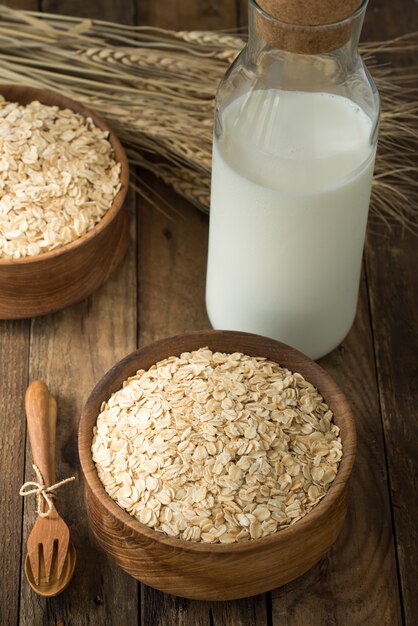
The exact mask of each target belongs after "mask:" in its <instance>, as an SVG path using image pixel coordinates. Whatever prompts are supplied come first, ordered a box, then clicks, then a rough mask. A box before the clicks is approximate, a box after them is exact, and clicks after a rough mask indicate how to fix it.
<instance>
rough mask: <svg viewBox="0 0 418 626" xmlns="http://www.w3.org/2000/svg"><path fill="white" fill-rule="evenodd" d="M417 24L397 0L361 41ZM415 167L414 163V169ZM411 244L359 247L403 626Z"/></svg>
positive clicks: (415, 585) (410, 558)
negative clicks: (366, 287)
mask: <svg viewBox="0 0 418 626" xmlns="http://www.w3.org/2000/svg"><path fill="white" fill-rule="evenodd" d="M417 24H418V5H417V3H416V2H408V1H406V0H404V1H403V2H402V6H399V4H398V5H394V4H393V3H392V2H390V0H381V1H380V2H379V3H374V5H373V8H372V11H371V12H370V10H369V16H368V19H366V22H365V25H364V29H363V32H364V38H367V39H385V38H389V37H397V36H399V35H402V34H404V33H408V32H410V31H412V30H416V26H417ZM388 61H390V62H392V63H396V64H400V63H401V62H402V63H404V64H405V65H406V64H410V65H415V67H416V63H417V54H416V53H415V54H414V53H413V52H411V54H410V56H409V58H407V57H406V56H402V58H400V57H392V58H388ZM417 165H418V161H417ZM416 249H417V240H416V237H414V236H413V235H411V234H410V233H404V232H402V231H401V229H399V228H396V229H394V230H393V231H392V232H390V233H388V231H387V229H386V228H385V227H384V226H383V225H380V226H377V227H375V228H374V229H373V233H370V235H369V237H368V241H367V245H366V268H367V279H368V285H369V297H370V306H371V312H372V321H373V324H372V326H373V337H374V348H375V356H376V365H377V371H378V383H379V393H380V405H381V411H382V417H383V427H384V434H385V443H386V454H387V462H388V472H389V480H390V486H391V500H392V511H393V519H394V526H395V537H396V548H397V557H398V567H399V575H400V583H401V593H402V600H403V610H404V619H405V623H406V624H407V625H410V626H414V625H415V624H416V623H417V614H418V579H417V570H418V529H417V524H416V521H415V520H416V518H417V515H418V502H417V498H416V494H417V491H418V449H417V446H416V442H417V440H418V427H417V422H416V417H415V416H416V406H417V399H418V395H417V385H416V380H417V353H418V335H417V328H418V300H417V294H418V271H417V270H418V262H417V252H416Z"/></svg>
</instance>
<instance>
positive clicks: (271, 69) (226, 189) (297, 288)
mask: <svg viewBox="0 0 418 626" xmlns="http://www.w3.org/2000/svg"><path fill="white" fill-rule="evenodd" d="M265 1H267V0H265ZM275 1H277V0H269V2H270V4H269V6H270V5H273V6H274V2H275ZM315 1H316V2H317V0H315ZM260 2H261V0H260ZM281 2H282V3H283V0H281ZM279 4H280V0H279ZM307 4H309V1H308V2H307ZM311 4H312V5H313V6H314V7H315V6H316V5H315V3H314V2H313V0H311ZM319 4H320V3H318V2H317V5H319ZM334 4H335V3H334ZM337 4H338V3H337ZM340 4H341V3H340ZM287 5H289V6H293V5H292V3H287ZM302 5H303V6H305V8H306V2H305V3H302ZM366 5H367V0H366V1H364V2H363V3H362V4H361V6H360V7H358V8H357V9H356V10H355V11H354V13H352V14H351V15H349V16H348V17H345V18H344V19H338V20H337V21H333V22H332V23H329V24H318V25H317V26H305V25H301V24H290V23H289V22H287V21H286V22H285V21H281V20H279V19H277V16H276V17H273V16H272V15H271V14H268V13H266V12H265V11H264V10H263V9H262V8H261V6H259V4H257V3H256V2H255V1H254V0H249V40H248V44H247V46H246V47H245V48H244V50H243V51H242V52H241V54H240V55H239V56H238V58H237V59H236V60H235V62H234V63H233V64H232V66H231V67H230V68H229V70H228V71H227V73H226V75H225V77H224V79H223V81H222V82H221V84H220V87H219V90H218V94H217V99H216V111H215V127H214V144H213V165H212V190H211V207H210V228H209V231H210V232H209V257H208V273H207V282H206V305H207V310H208V315H209V318H210V321H211V323H212V325H213V326H214V328H222V329H228V330H231V329H234V330H241V331H248V332H254V333H258V334H262V335H266V336H269V337H272V338H275V339H278V340H280V341H283V342H284V343H287V344H290V345H292V346H294V347H296V348H298V349H299V350H301V351H302V352H304V353H306V354H307V355H309V356H310V357H311V358H313V359H317V358H319V357H321V356H323V355H325V354H327V353H328V352H330V351H331V350H332V349H334V348H335V347H336V346H338V344H339V343H340V342H341V341H342V340H343V339H344V337H345V336H346V334H347V333H348V331H349V329H350V327H351V325H352V323H353V320H354V317H355V312H356V305H357V297H358V287H359V281H360V272H361V261H362V252H363V246H364V237H365V230H366V223H367V215H368V208H369V201H370V191H371V182H372V174H373V167H374V158H375V153H376V144H377V135H378V124H379V96H378V93H377V90H376V87H375V85H374V83H373V81H372V79H371V77H370V75H369V74H368V72H367V69H366V68H365V66H364V64H363V62H362V60H361V58H360V56H359V54H358V51H357V45H358V40H359V36H360V30H361V26H362V22H363V17H364V12H365V9H366ZM345 6H347V5H346V4H345ZM321 19H324V18H323V15H322V17H321Z"/></svg>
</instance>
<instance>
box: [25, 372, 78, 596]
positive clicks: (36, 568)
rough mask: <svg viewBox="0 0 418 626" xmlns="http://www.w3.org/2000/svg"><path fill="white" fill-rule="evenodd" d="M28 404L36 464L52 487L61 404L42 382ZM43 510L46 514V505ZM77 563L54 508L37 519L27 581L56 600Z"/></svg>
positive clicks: (30, 543) (33, 387)
mask: <svg viewBox="0 0 418 626" xmlns="http://www.w3.org/2000/svg"><path fill="white" fill-rule="evenodd" d="M25 404H26V416H27V421H28V429H29V438H30V442H31V447H32V455H33V460H34V463H35V464H36V465H37V466H38V468H39V470H40V472H41V474H42V476H43V479H44V481H45V485H46V486H47V487H48V486H51V485H53V484H54V481H55V433H56V418H57V404H56V401H55V398H53V396H51V395H50V394H49V391H48V387H47V386H46V384H45V383H44V382H42V381H40V380H36V381H34V382H33V383H31V384H30V385H29V387H28V389H27V391H26V397H25ZM43 507H44V509H43V510H45V504H43ZM75 563H76V552H75V549H74V546H73V545H72V544H71V543H70V531H69V529H68V526H67V524H66V523H65V522H64V520H63V519H62V518H61V517H60V516H59V514H58V512H57V510H56V508H55V506H54V505H52V510H51V511H50V513H49V515H48V517H40V516H38V517H37V519H36V521H35V525H34V527H33V529H32V532H31V534H30V535H29V538H28V555H27V557H26V560H25V574H26V577H27V579H28V582H29V584H30V586H31V587H32V589H33V590H34V591H36V593H38V594H39V595H42V596H56V595H58V594H59V593H61V592H62V591H63V590H64V589H65V588H66V587H67V585H68V584H69V582H70V580H71V578H72V576H73V573H74V568H75Z"/></svg>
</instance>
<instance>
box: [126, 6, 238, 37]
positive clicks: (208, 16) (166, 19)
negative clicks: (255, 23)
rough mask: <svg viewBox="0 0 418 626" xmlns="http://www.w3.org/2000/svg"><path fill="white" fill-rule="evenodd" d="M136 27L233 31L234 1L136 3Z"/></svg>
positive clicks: (234, 19) (235, 15)
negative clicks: (137, 25) (228, 29)
mask: <svg viewBox="0 0 418 626" xmlns="http://www.w3.org/2000/svg"><path fill="white" fill-rule="evenodd" d="M136 2H137V18H136V19H137V24H140V25H151V26H158V27H160V28H167V29H174V30H186V29H187V30H220V29H223V30H224V29H227V28H235V26H236V23H237V7H236V5H235V2H234V0H228V2H219V1H218V0H199V2H197V1H194V0H165V1H162V0H159V1H158V2H150V1H149V0H136Z"/></svg>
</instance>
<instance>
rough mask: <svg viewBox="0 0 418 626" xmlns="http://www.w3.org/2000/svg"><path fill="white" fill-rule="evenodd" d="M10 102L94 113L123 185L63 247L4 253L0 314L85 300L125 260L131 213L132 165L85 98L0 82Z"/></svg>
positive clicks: (29, 313)
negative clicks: (87, 226)
mask: <svg viewBox="0 0 418 626" xmlns="http://www.w3.org/2000/svg"><path fill="white" fill-rule="evenodd" d="M0 94H2V95H3V96H4V97H5V98H6V99H7V100H9V101H10V102H19V103H20V104H28V103H29V102H32V101H33V100H39V102H42V103H43V104H48V105H56V106H58V107H60V108H68V109H71V110H72V111H75V112H76V113H81V115H83V116H84V117H91V118H92V120H93V122H94V123H95V125H96V126H98V127H99V128H101V129H102V130H107V131H109V133H110V135H109V141H110V143H111V145H112V147H113V150H114V153H115V160H116V161H117V162H118V163H120V165H121V181H120V182H121V188H120V190H119V192H118V194H117V196H116V197H115V199H114V201H113V203H112V206H111V207H110V209H109V210H108V211H107V213H106V214H105V215H104V216H103V218H102V219H101V220H100V221H99V222H98V223H97V225H96V226H95V227H94V228H93V229H92V230H90V231H89V232H88V233H86V234H85V235H83V236H81V237H79V238H78V239H76V240H75V241H72V242H71V243H68V244H66V245H64V246H61V247H60V248H56V249H55V250H51V251H50V252H44V253H42V254H38V255H37V256H33V257H23V258H21V259H4V258H0V319H19V318H24V317H33V316H35V315H43V314H46V313H51V312H53V311H57V310H58V309H62V308H63V307H65V306H67V305H69V304H72V303H73V302H77V301H79V300H82V299H83V298H85V297H86V296H88V295H89V294H90V293H91V292H92V291H94V289H96V288H97V287H99V285H101V284H102V283H103V282H104V281H105V280H106V279H107V278H108V277H109V275H110V274H111V273H112V272H113V270H114V269H115V268H116V266H117V265H118V263H119V262H120V261H121V260H122V258H123V256H124V254H125V252H126V249H127V245H128V239H129V232H128V226H129V224H128V217H127V214H126V211H125V210H124V209H123V201H124V199H125V196H126V192H127V189H128V179H129V169H128V162H127V159H126V155H125V152H124V150H123V148H122V146H121V144H120V142H119V140H118V138H117V137H116V136H115V134H114V133H113V132H112V130H111V128H110V127H109V126H108V125H107V123H106V122H105V121H104V120H103V119H102V118H101V117H99V116H98V115H96V114H95V113H93V112H92V111H90V110H89V109H87V108H86V107H84V106H83V105H82V104H79V103H78V102H75V101H74V100H70V99H69V98H65V97H64V96H61V95H59V94H58V93H54V92H52V91H47V90H46V89H34V88H33V87H25V86H21V85H0Z"/></svg>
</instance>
